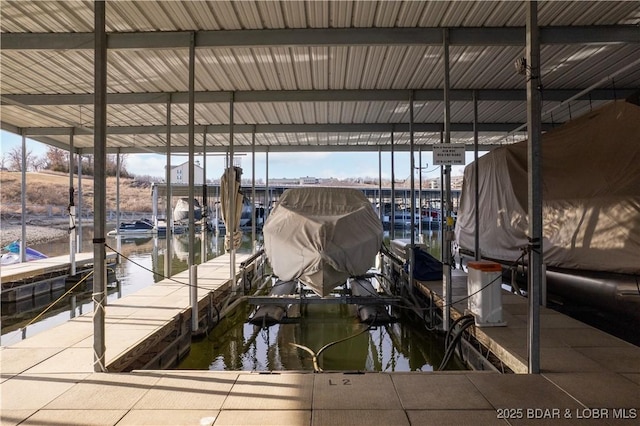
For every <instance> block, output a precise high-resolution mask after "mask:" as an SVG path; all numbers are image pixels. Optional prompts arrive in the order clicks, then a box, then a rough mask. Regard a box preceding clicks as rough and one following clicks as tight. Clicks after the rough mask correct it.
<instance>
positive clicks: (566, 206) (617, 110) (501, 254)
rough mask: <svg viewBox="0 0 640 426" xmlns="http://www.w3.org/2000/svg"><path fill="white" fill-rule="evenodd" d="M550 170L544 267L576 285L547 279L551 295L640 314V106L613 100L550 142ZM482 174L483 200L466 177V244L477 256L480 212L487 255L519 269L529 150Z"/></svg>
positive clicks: (494, 159)
mask: <svg viewBox="0 0 640 426" xmlns="http://www.w3.org/2000/svg"><path fill="white" fill-rule="evenodd" d="M541 162H542V191H543V195H542V198H543V200H542V220H543V231H542V232H543V250H544V263H545V264H546V265H547V269H548V270H550V271H555V272H558V271H560V272H562V273H563V274H565V279H566V278H567V277H568V276H570V275H571V276H573V278H571V279H570V280H569V281H572V282H573V283H574V284H572V285H570V286H569V285H566V284H565V283H564V282H561V281H560V280H553V279H552V278H553V274H547V281H548V283H549V291H550V292H554V293H555V294H561V295H563V296H565V297H567V298H569V297H570V298H574V299H576V300H583V301H584V298H587V299H589V301H590V302H591V303H592V304H595V305H598V306H601V307H604V306H608V307H609V308H610V309H616V310H619V311H627V312H632V313H633V312H635V315H636V316H637V315H638V313H637V312H640V310H639V308H640V297H638V288H637V279H638V275H640V106H638V105H635V104H633V103H630V102H624V101H618V102H613V103H610V104H607V105H605V106H603V107H601V108H599V109H596V110H593V111H592V112H590V113H588V114H585V115H584V116H582V117H579V118H577V119H575V120H573V121H570V122H568V123H566V124H564V125H562V126H560V127H558V128H556V129H553V130H551V131H549V132H547V133H545V134H543V135H542V159H541ZM478 166H479V188H480V192H479V200H478V201H476V200H475V195H474V188H475V182H474V173H473V168H474V167H473V164H472V165H469V166H467V167H466V169H465V172H464V181H463V187H462V197H461V199H460V209H459V211H458V218H457V223H456V239H457V243H458V245H459V247H460V248H461V250H468V251H472V250H473V248H474V229H475V221H474V217H475V210H476V208H477V209H479V216H480V229H479V235H480V237H479V244H480V252H481V255H482V257H483V258H488V259H494V260H500V261H504V263H512V262H514V261H515V260H516V259H518V258H519V257H520V255H521V254H522V250H521V249H522V248H523V247H526V246H527V244H528V240H527V233H528V208H527V192H528V184H527V142H526V141H525V142H521V143H516V144H513V145H508V146H503V147H500V148H497V149H495V150H493V151H491V152H490V153H488V154H487V155H484V156H482V157H481V158H480V159H479V160H478ZM613 274H616V275H615V276H614V275H613ZM580 277H581V278H580ZM565 282H566V281H565Z"/></svg>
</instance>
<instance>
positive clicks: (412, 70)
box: [0, 1, 640, 152]
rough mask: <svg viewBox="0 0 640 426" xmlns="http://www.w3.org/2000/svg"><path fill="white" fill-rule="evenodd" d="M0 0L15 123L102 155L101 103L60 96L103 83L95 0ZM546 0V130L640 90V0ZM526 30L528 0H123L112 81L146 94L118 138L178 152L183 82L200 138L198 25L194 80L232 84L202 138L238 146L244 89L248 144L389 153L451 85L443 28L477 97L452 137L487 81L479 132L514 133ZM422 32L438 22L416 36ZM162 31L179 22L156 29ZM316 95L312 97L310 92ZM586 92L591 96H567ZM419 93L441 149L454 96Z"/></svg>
mask: <svg viewBox="0 0 640 426" xmlns="http://www.w3.org/2000/svg"><path fill="white" fill-rule="evenodd" d="M0 5H1V6H0V7H1V10H0V12H1V13H2V19H1V20H0V26H1V31H2V37H3V40H2V42H3V43H2V45H3V46H8V47H6V48H5V47H3V48H2V50H1V51H0V55H1V58H0V59H1V60H2V69H1V75H0V91H1V92H2V106H1V111H0V112H1V114H2V125H3V128H5V129H8V130H13V131H17V130H18V129H20V128H26V129H28V130H27V132H28V133H29V134H31V135H33V138H34V139H39V140H42V141H47V142H49V143H53V144H56V145H58V146H62V147H64V146H66V145H68V143H69V136H68V133H69V132H70V129H71V128H74V133H75V134H76V136H75V139H74V146H75V147H76V148H77V149H78V150H80V151H85V152H88V151H89V150H91V148H92V146H93V140H92V136H91V135H90V128H91V127H92V120H93V105H92V103H91V102H85V101H84V100H86V98H82V99H83V101H82V102H81V101H78V102H77V103H75V104H70V103H69V102H66V101H65V102H62V97H59V98H56V96H46V95H62V94H78V95H91V94H92V93H93V84H94V83H93V51H92V47H93V46H92V43H91V42H90V40H91V39H92V35H91V34H90V33H91V31H92V30H93V2H91V1H58V2H56V1H2V3H0ZM538 10H539V18H538V22H539V25H540V26H541V27H542V31H543V33H542V37H543V42H545V37H546V42H545V43H544V44H543V45H542V48H541V63H542V81H543V85H544V91H543V99H544V107H543V112H544V111H545V110H550V109H553V114H545V115H544V116H543V121H544V122H545V123H546V124H545V125H546V126H547V127H550V126H552V125H557V124H559V123H562V122H564V121H566V120H568V119H570V118H572V117H575V116H578V115H580V114H582V113H584V112H586V111H588V110H589V109H590V108H594V107H597V106H598V105H601V104H603V103H605V102H608V101H610V100H612V99H614V98H619V97H623V96H625V95H627V94H629V93H631V92H633V91H635V90H638V89H639V88H640V60H639V58H640V27H639V25H640V2H626V1H612V2H609V1H606V2H605V1H594V2H559V1H545V2H539V8H538ZM524 26H525V5H524V2H515V1H502V2H498V1H495V2H462V1H451V2H447V1H425V2H417V1H380V2H363V1H305V2H303V1H230V2H229V1H187V2H177V1H161V2H157V1H138V2H135V1H109V2H107V31H108V32H109V33H110V34H109V37H110V40H112V41H110V45H111V46H112V47H111V48H110V50H109V54H108V83H107V85H108V88H107V90H108V92H109V93H112V94H126V95H129V96H133V97H130V98H127V99H128V100H127V101H126V102H123V103H115V102H112V103H110V105H109V108H108V121H109V122H108V126H109V132H110V135H109V137H108V146H109V148H110V149H111V150H113V149H116V148H121V149H122V150H126V151H128V152H136V151H146V150H153V151H160V152H162V151H164V150H165V148H166V142H165V137H166V136H165V132H166V127H165V125H166V104H167V100H168V94H172V96H173V98H172V99H173V100H172V124H173V125H174V126H182V127H178V128H175V129H174V130H173V135H172V146H174V147H176V149H177V150H180V149H186V148H185V147H187V146H188V140H187V134H186V130H185V129H186V125H187V122H188V113H187V104H186V97H185V96H184V94H185V92H187V91H188V78H187V76H188V45H185V43H184V40H185V38H184V36H185V34H186V33H184V32H185V31H192V30H195V31H198V33H197V35H196V42H197V49H196V81H195V90H196V92H199V93H200V94H202V95H205V96H209V97H210V96H217V95H219V97H217V98H215V99H213V98H211V97H210V98H208V100H206V101H198V102H197V104H196V108H195V124H196V125H197V126H198V128H197V133H198V134H197V135H196V141H195V143H196V145H201V144H202V139H203V136H202V132H205V131H206V132H207V133H208V136H207V145H208V146H209V145H210V146H211V147H212V149H219V150H222V149H224V148H225V147H226V146H228V144H229V140H228V139H229V135H228V128H229V126H228V124H229V109H230V107H229V102H228V100H229V99H230V94H231V93H232V92H233V93H236V102H235V104H234V121H235V123H236V125H237V126H239V127H238V128H237V129H236V132H235V137H234V144H237V145H239V146H243V147H245V148H244V149H249V147H250V146H251V132H252V131H254V130H255V132H256V145H257V146H258V147H261V148H262V149H265V148H266V147H269V149H273V150H287V149H288V150H294V151H295V150H296V149H298V148H300V149H331V148H332V147H334V146H340V147H342V148H345V147H346V148H353V149H377V146H378V145H383V146H384V147H385V149H386V147H387V146H388V145H389V144H390V139H391V134H390V133H391V130H392V129H393V131H394V132H395V133H394V142H396V143H397V144H398V145H399V146H400V147H402V146H403V145H406V144H407V143H408V140H409V134H408V133H407V130H408V129H407V123H408V121H409V108H408V101H409V94H410V93H411V91H420V90H425V91H429V90H432V91H436V92H439V91H442V89H443V87H444V73H443V68H444V64H443V47H442V43H441V42H439V41H438V37H440V36H441V34H442V29H443V28H448V29H449V31H450V34H451V40H452V44H451V46H450V68H451V71H450V82H451V88H452V89H454V90H458V91H459V95H458V96H461V97H462V98H463V99H460V98H458V99H454V100H453V101H452V104H451V112H452V142H461V143H471V141H472V139H473V138H472V134H471V133H470V130H471V128H470V127H469V126H470V124H471V123H472V121H473V104H472V101H471V95H472V91H474V90H480V91H481V92H479V93H480V94H481V95H480V101H479V103H478V110H479V123H481V125H482V127H481V138H480V142H481V143H483V144H488V145H490V144H495V143H512V142H513V141H516V140H519V139H520V138H521V137H522V133H521V132H520V133H518V134H517V135H515V136H510V137H506V136H507V135H508V134H509V130H513V129H516V128H518V127H520V125H521V124H522V123H524V122H525V121H526V104H525V101H524V99H523V97H522V93H523V90H524V89H525V84H526V81H525V77H523V76H521V75H519V74H517V73H516V72H515V69H514V67H513V62H514V60H515V59H516V58H518V57H521V56H524V44H523V39H522V35H523V32H522V31H520V32H502V31H503V30H505V29H509V28H512V29H515V30H518V31H519V30H522V29H523V28H524ZM371 29H376V31H375V32H369V31H370V30H371ZM416 29H424V30H425V31H424V32H421V33H416V32H411V33H407V32H403V31H404V30H416ZM546 29H548V30H549V31H548V32H546V33H545V32H544V31H545V30H546ZM280 30H285V31H291V32H284V33H283V32H277V31H280ZM345 30H346V31H348V32H344V31H345ZM457 30H467V32H456V31H457ZM208 31H209V32H208ZM211 31H213V32H211ZM385 31H387V32H385ZM162 32H175V33H170V34H169V33H165V34H167V35H169V37H167V38H163V39H159V38H156V37H157V36H162V35H163V33H162ZM53 33H55V34H53ZM85 34H86V35H89V36H90V38H88V39H87V38H82V37H84V35H85ZM9 36H15V37H17V38H14V39H10V38H9ZM48 36H54V37H53V38H50V37H48ZM115 36H121V38H120V39H115V38H113V37H115ZM416 36H424V42H422V39H416ZM28 37H30V38H28ZM67 37H68V38H67ZM512 37H515V38H516V39H512ZM387 38H388V39H387ZM583 39H584V41H582V40H583ZM87 40H89V43H88V42H87ZM389 40H390V41H389ZM558 40H560V41H558ZM21 43H23V44H24V46H25V48H20V46H21ZM118 43H120V44H118ZM154 43H155V44H154ZM198 43H199V44H198ZM118 46H125V47H126V48H121V47H118ZM612 76H613V77H612ZM585 89H598V90H596V91H595V92H592V91H590V90H585ZM301 91H310V95H309V96H308V97H307V98H304V99H301V98H299V96H300V94H301V93H306V92H301ZM367 91H375V92H376V93H384V95H370V93H369V92H367ZM482 91H484V92H482ZM516 92H517V94H516V95H514V93H516ZM579 92H584V93H583V94H584V96H582V97H581V98H580V99H579V100H573V101H572V102H564V103H563V102H562V101H564V100H566V99H569V98H570V97H571V96H572V94H576V93H579ZM415 93H416V101H415V102H414V109H415V113H414V120H415V123H416V124H417V129H418V130H417V131H416V134H415V138H414V139H415V142H416V144H417V145H418V146H422V147H427V146H429V145H431V144H433V143H438V142H439V141H440V134H439V131H440V130H441V129H442V121H443V111H444V103H443V101H442V95H441V94H440V95H437V94H436V95H434V94H432V93H431V92H429V93H428V94H424V95H422V96H423V99H420V98H419V96H418V95H419V94H420V92H415ZM21 95H36V96H34V97H24V96H21ZM137 95H140V96H137ZM143 95H144V96H147V95H148V96H147V97H144V98H143V97H142V96H143ZM592 95H593V96H592ZM243 96H249V97H251V96H254V98H252V99H251V100H243ZM514 96H515V98H514ZM78 99H79V98H78ZM152 126H156V127H152ZM420 126H422V127H420Z"/></svg>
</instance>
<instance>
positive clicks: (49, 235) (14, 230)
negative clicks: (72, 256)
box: [0, 220, 69, 247]
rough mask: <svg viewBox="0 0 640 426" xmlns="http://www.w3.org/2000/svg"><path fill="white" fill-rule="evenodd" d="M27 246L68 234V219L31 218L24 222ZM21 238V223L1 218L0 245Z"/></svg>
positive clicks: (43, 242)
mask: <svg viewBox="0 0 640 426" xmlns="http://www.w3.org/2000/svg"><path fill="white" fill-rule="evenodd" d="M26 231H27V246H31V245H37V244H45V243H47V242H49V241H52V240H57V239H60V238H62V237H65V236H67V235H69V221H68V220H66V221H61V220H33V221H31V222H30V223H27V224H26ZM20 239H22V224H21V223H17V224H16V223H11V222H8V221H6V220H3V221H2V222H1V223H0V247H5V246H6V245H7V244H9V243H11V242H12V241H15V240H20Z"/></svg>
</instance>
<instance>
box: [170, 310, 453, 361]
mask: <svg viewBox="0 0 640 426" xmlns="http://www.w3.org/2000/svg"><path fill="white" fill-rule="evenodd" d="M252 309H253V307H252V306H249V305H248V304H244V305H243V306H242V307H241V308H240V309H237V310H236V311H235V312H234V313H233V314H232V315H230V316H228V317H227V318H225V319H224V320H223V321H221V323H220V324H219V325H218V326H217V327H216V328H214V329H213V330H212V332H211V333H210V334H209V335H208V336H207V337H205V338H203V339H201V340H200V341H197V342H194V343H192V345H191V352H190V353H189V355H188V356H187V357H186V358H184V359H183V360H182V362H181V363H180V364H179V365H178V366H177V367H176V368H177V369H199V370H206V369H208V370H218V371H220V370H238V371H279V370H289V371H291V370H295V371H304V370H308V371H314V370H315V369H316V368H320V369H321V370H323V371H387V372H391V371H432V370H434V369H435V368H437V367H438V366H439V365H440V363H441V361H442V358H443V355H444V341H443V339H442V338H441V336H438V335H435V334H433V333H429V332H428V331H427V330H426V329H425V327H424V326H422V325H421V324H420V321H419V320H418V319H416V318H412V317H411V316H408V315H406V314H404V313H402V312H400V311H394V312H393V313H394V315H397V316H400V321H399V322H394V323H390V324H388V325H384V326H378V327H368V326H367V325H365V324H361V323H360V322H359V320H358V319H357V317H356V307H355V306H353V305H344V304H335V305H313V304H311V305H305V306H304V307H303V308H302V313H301V315H300V316H299V319H297V320H294V321H292V322H291V323H285V324H276V325H274V326H271V327H268V328H262V327H260V326H255V325H252V324H250V323H247V322H246V320H247V318H248V316H249V314H250V312H251V310H252ZM334 342H335V344H332V343H334ZM294 344H295V345H300V346H304V347H306V348H308V349H309V350H311V351H312V352H314V353H315V354H316V355H317V366H314V362H313V355H312V354H311V353H309V351H306V350H304V349H302V348H300V347H298V346H294ZM327 345H330V346H328V347H327V348H326V349H324V350H322V352H320V350H321V349H322V348H323V347H325V346H327ZM318 352H320V354H319V355H318ZM447 367H448V368H447V369H448V370H464V369H466V368H465V367H464V366H463V365H462V363H461V362H460V361H459V360H457V359H452V360H451V361H450V363H449V364H448V366H447Z"/></svg>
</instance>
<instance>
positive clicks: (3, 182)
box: [0, 171, 152, 215]
mask: <svg viewBox="0 0 640 426" xmlns="http://www.w3.org/2000/svg"><path fill="white" fill-rule="evenodd" d="M26 178H27V198H26V205H27V211H29V212H35V213H45V212H46V211H47V210H49V211H53V212H54V214H57V212H58V211H66V210H67V206H68V205H69V175H67V174H64V173H58V172H48V171H43V172H27V173H26ZM21 179H22V173H21V172H8V171H0V203H1V205H2V207H1V213H2V215H6V214H8V213H19V212H20V205H21V194H22V190H21V184H20V182H21ZM73 186H74V188H75V194H74V195H75V197H74V201H75V204H76V206H77V205H78V177H77V176H74V178H73ZM106 188H107V210H115V209H116V178H114V177H109V178H107V185H106ZM150 188H151V185H150V184H148V183H141V182H139V181H135V180H134V179H125V178H121V179H120V210H121V211H135V212H151V211H152V200H151V189H150ZM82 207H83V210H91V209H93V178H92V177H91V176H84V175H83V176H82Z"/></svg>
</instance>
